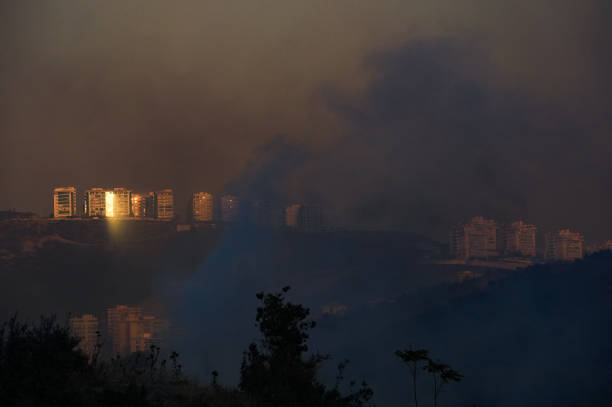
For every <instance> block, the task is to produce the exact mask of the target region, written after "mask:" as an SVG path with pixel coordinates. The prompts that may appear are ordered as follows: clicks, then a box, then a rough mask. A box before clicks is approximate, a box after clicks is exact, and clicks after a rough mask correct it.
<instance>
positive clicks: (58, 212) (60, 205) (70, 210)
mask: <svg viewBox="0 0 612 407" xmlns="http://www.w3.org/2000/svg"><path fill="white" fill-rule="evenodd" d="M76 211H77V203H76V188H75V187H60V188H55V189H54V190H53V217H54V218H70V217H73V216H76V215H77V213H76Z"/></svg>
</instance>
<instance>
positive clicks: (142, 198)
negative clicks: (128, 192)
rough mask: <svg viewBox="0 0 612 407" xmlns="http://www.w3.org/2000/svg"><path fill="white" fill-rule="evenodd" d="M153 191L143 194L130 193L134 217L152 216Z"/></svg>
mask: <svg viewBox="0 0 612 407" xmlns="http://www.w3.org/2000/svg"><path fill="white" fill-rule="evenodd" d="M153 199H154V194H153V192H147V193H145V194H134V193H133V194H132V215H133V216H134V217H136V218H152V217H153V212H154V211H153V207H154V205H153Z"/></svg>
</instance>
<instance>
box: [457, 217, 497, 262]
mask: <svg viewBox="0 0 612 407" xmlns="http://www.w3.org/2000/svg"><path fill="white" fill-rule="evenodd" d="M497 230H498V228H497V223H496V222H495V221H494V220H491V219H485V218H483V217H482V216H477V217H475V218H472V219H471V220H470V221H469V222H465V223H460V224H458V225H457V226H456V227H455V228H454V229H453V230H452V231H451V233H450V251H451V255H452V256H454V257H456V258H460V259H471V258H480V259H486V258H489V257H496V256H498V254H499V252H498V251H497Z"/></svg>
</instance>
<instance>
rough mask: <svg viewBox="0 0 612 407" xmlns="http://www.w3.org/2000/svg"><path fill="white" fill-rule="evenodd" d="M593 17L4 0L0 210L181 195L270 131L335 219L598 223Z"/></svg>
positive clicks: (181, 199) (447, 8) (603, 112)
mask: <svg viewBox="0 0 612 407" xmlns="http://www.w3.org/2000/svg"><path fill="white" fill-rule="evenodd" d="M609 15H610V10H609V5H607V3H606V2H603V1H599V0H591V1H585V2H579V3H576V2H574V1H569V0H567V1H565V0H564V1H558V2H555V6H554V7H550V5H549V4H548V2H547V1H537V2H520V4H519V3H517V2H507V1H501V0H498V1H489V0H487V1H485V0H473V1H469V2H463V3H462V4H458V3H457V2H455V1H450V0H436V1H433V2H398V1H393V0H386V1H383V2H377V3H376V4H373V3H372V2H370V1H365V0H364V1H350V2H348V1H339V2H334V3H333V4H330V3H329V2H325V1H316V2H314V3H313V2H307V3H304V2H301V1H289V2H283V3H282V4H281V3H278V2H264V3H263V4H259V5H254V4H252V3H251V2H246V1H243V0H235V1H231V2H215V1H213V2H207V3H206V4H203V3H201V2H184V3H181V5H168V4H167V3H165V2H159V1H150V2H146V3H144V2H139V1H131V2H121V3H113V4H105V5H104V7H101V6H98V5H96V4H93V3H83V4H78V5H75V4H74V3H73V2H61V1H60V2H54V4H53V5H51V4H49V5H42V6H41V5H38V4H34V3H29V2H19V4H6V5H3V6H2V24H1V28H0V29H1V30H2V32H1V34H2V36H3V38H5V42H6V44H5V46H4V47H3V53H2V54H1V55H0V58H2V64H1V65H2V69H1V70H0V89H1V90H2V94H3V98H2V102H0V103H2V109H0V110H1V111H2V113H1V114H2V120H1V121H0V134H1V137H0V140H1V141H0V143H1V144H0V147H1V151H0V154H2V160H0V165H1V166H2V167H1V171H0V174H2V175H1V177H2V178H1V181H2V184H3V187H4V188H3V190H4V191H5V193H4V194H2V197H1V198H0V205H1V206H2V207H15V208H20V209H23V210H34V211H36V212H39V213H42V214H47V213H49V212H50V206H51V200H50V199H49V191H50V190H51V189H52V188H53V187H54V186H57V185H64V184H66V185H68V184H70V185H77V186H78V187H79V189H80V190H82V189H84V188H86V187H89V186H92V185H105V186H116V185H123V186H128V187H131V188H133V189H136V190H140V189H143V190H147V189H154V188H162V187H173V188H174V189H175V190H176V195H177V207H178V208H184V207H186V202H187V199H188V196H189V194H190V193H191V192H192V191H194V190H206V191H210V192H212V193H220V192H222V191H223V190H224V187H226V186H228V185H233V184H232V183H233V182H234V181H235V180H237V179H243V180H244V179H245V178H244V176H243V174H244V173H245V171H247V170H245V168H246V166H249V165H251V164H250V163H249V162H250V161H251V160H253V154H255V155H257V156H258V157H259V156H260V155H261V154H260V153H258V152H257V149H258V148H261V146H265V145H267V144H268V143H271V142H272V140H274V139H275V138H276V135H277V134H287V137H285V138H284V140H285V142H286V143H287V144H288V145H297V146H299V147H298V149H300V150H302V151H307V152H308V157H309V158H308V160H310V162H309V163H306V164H304V165H302V164H300V165H296V166H294V167H295V168H294V169H293V170H292V171H293V172H296V173H297V175H294V176H292V178H290V181H289V182H288V183H286V184H279V187H278V188H277V189H280V186H281V185H282V186H283V187H286V188H288V189H290V190H289V191H288V192H286V193H283V194H282V195H288V196H289V198H288V199H291V200H317V201H322V200H326V201H328V202H329V205H331V206H334V207H335V208H336V209H337V212H338V215H337V216H338V221H339V222H341V223H344V224H349V225H354V226H355V227H367V228H388V227H394V228H395V227H401V228H409V229H411V230H414V231H423V230H426V229H427V228H432V229H434V230H440V229H442V228H443V225H444V224H445V223H446V222H448V221H451V220H454V219H455V218H456V217H457V216H464V215H472V214H474V213H476V212H478V213H485V214H486V213H489V214H491V215H498V216H509V217H517V216H519V215H520V216H521V217H529V218H530V220H531V221H533V222H534V223H538V224H543V226H544V227H557V226H558V225H557V223H558V222H564V223H565V224H564V226H572V227H577V228H581V229H582V230H583V231H585V232H586V233H592V234H593V236H598V237H599V236H603V234H604V233H605V228H608V227H609V225H610V221H611V220H610V217H609V215H606V212H607V211H605V210H604V208H607V207H609V204H610V194H609V193H608V192H607V191H608V188H607V184H606V181H605V179H604V178H605V176H604V175H603V174H605V173H606V172H607V171H609V165H608V164H607V160H606V157H607V156H609V154H610V152H611V150H612V146H610V142H609V132H610V120H609V117H610V105H609V97H608V96H609V93H610V89H611V87H610V81H609V75H608V73H607V66H608V65H609V64H608V62H609V60H610V51H609V49H608V48H609V47H607V43H606V42H605V40H604V39H605V38H608V37H609V24H607V21H608V20H609ZM420 58H423V59H422V60H421V59H420ZM364 61H365V62H364ZM428 70H430V71H428ZM455 148H456V149H457V152H456V156H454V155H453V152H454V151H455V150H454V149H455ZM461 155H463V156H464V157H465V159H464V160H463V161H461V160H460V159H459V157H460V156H461ZM550 156H552V157H556V159H553V158H550ZM33 163H36V165H33ZM410 163H411V164H410ZM409 164H410V165H409ZM297 167H300V168H301V169H299V168H297ZM248 171H251V169H248ZM309 171H310V172H309ZM449 173H450V174H451V177H450V178H448V174H449ZM451 179H452V181H451ZM266 182H267V183H268V184H270V182H268V181H266ZM427 182H430V183H438V184H439V185H440V188H439V191H436V190H434V189H435V188H434V187H433V185H428V184H427ZM524 182H526V183H527V186H526V187H525V186H524ZM313 184H314V186H312V185H313ZM483 187H484V188H483ZM484 191H487V192H484ZM567 191H573V193H572V194H567ZM266 193H268V192H266ZM328 195H332V196H328ZM408 195H410V198H409V199H408ZM449 196H461V197H470V199H469V201H470V202H457V200H448V197H449ZM542 197H543V198H542ZM540 198H542V199H540ZM461 201H463V200H461ZM564 202H565V203H564ZM559 203H561V205H559ZM448 208H450V209H451V211H450V212H447V211H446V209H448ZM596 213H597V214H601V217H602V219H597V220H595V219H594V216H593V215H592V214H596ZM557 215H559V217H561V215H564V216H565V218H566V219H567V220H562V221H561V220H555V221H553V219H552V218H553V217H556V216H557ZM434 234H436V235H438V234H439V232H434Z"/></svg>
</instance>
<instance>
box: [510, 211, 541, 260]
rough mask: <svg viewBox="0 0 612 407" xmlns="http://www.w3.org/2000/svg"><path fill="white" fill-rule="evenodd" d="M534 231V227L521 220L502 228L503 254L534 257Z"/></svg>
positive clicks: (535, 229)
mask: <svg viewBox="0 0 612 407" xmlns="http://www.w3.org/2000/svg"><path fill="white" fill-rule="evenodd" d="M536 231H537V228H536V227H535V226H534V225H527V224H525V223H524V222H523V221H522V220H520V221H517V222H513V223H511V224H510V225H507V226H506V227H504V254H517V255H520V256H525V257H535V256H536Z"/></svg>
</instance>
